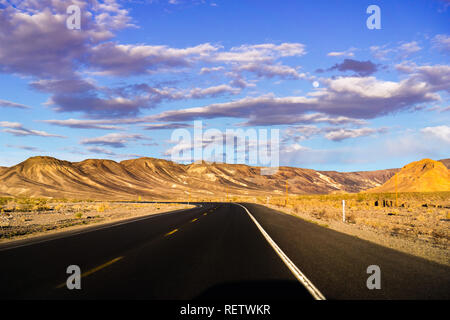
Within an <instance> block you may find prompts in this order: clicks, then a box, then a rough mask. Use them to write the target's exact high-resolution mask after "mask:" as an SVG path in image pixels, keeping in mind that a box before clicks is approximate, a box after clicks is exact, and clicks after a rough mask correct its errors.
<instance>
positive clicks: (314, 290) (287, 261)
mask: <svg viewBox="0 0 450 320" xmlns="http://www.w3.org/2000/svg"><path fill="white" fill-rule="evenodd" d="M235 204H237V205H238V206H240V207H242V208H244V209H245V211H246V212H247V214H248V215H249V216H250V218H251V219H252V220H253V222H254V223H255V224H256V226H257V227H258V229H259V231H261V233H262V235H263V236H264V238H266V240H267V242H269V244H270V245H271V246H272V248H273V249H274V250H275V252H276V253H277V254H278V256H279V257H280V258H281V260H283V262H284V264H285V265H286V266H287V267H288V268H289V270H291V272H292V273H293V274H294V276H295V277H296V278H297V280H298V281H300V283H301V284H302V285H303V286H305V288H306V289H307V290H308V291H309V293H311V295H312V296H313V297H314V299H316V300H326V299H325V296H324V295H323V294H322V293H321V292H320V291H319V289H317V288H316V287H315V286H314V285H313V284H312V282H311V281H310V280H309V279H308V278H307V277H306V276H305V275H304V274H303V273H302V272H301V271H300V269H299V268H297V266H296V265H295V264H294V263H293V262H292V260H291V259H289V257H288V256H287V255H286V254H285V253H284V252H283V250H281V248H280V247H279V246H278V245H277V244H276V243H275V241H273V239H272V238H271V237H270V236H269V234H268V233H267V232H266V230H264V228H263V227H262V226H261V225H260V224H259V222H258V221H257V220H256V219H255V217H253V215H252V214H251V213H250V211H248V209H247V208H246V207H244V206H243V205H241V204H239V203H235Z"/></svg>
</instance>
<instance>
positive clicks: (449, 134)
mask: <svg viewBox="0 0 450 320" xmlns="http://www.w3.org/2000/svg"><path fill="white" fill-rule="evenodd" d="M420 131H421V132H422V133H425V134H428V135H431V136H434V137H437V138H438V139H440V140H442V141H445V142H447V143H450V127H449V126H446V125H442V126H436V127H426V128H423V129H421V130H420Z"/></svg>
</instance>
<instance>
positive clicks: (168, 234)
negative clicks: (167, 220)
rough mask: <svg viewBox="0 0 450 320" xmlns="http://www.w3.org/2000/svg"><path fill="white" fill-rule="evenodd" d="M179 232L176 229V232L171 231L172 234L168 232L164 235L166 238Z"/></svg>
mask: <svg viewBox="0 0 450 320" xmlns="http://www.w3.org/2000/svg"><path fill="white" fill-rule="evenodd" d="M177 231H178V229H174V230H172V231H170V232H167V233H166V234H165V235H164V237H167V236H170V235H171V234H174V233H175V232H177Z"/></svg>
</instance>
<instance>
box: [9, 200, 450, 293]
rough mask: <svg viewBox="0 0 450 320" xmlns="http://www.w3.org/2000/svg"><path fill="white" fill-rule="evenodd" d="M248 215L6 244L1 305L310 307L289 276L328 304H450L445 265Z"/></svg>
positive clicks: (180, 218) (233, 209)
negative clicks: (76, 276) (296, 302)
mask: <svg viewBox="0 0 450 320" xmlns="http://www.w3.org/2000/svg"><path fill="white" fill-rule="evenodd" d="M244 206H245V207H242V206H240V205H238V204H232V203H222V204H221V203H203V204H202V205H201V206H200V207H197V208H194V209H189V210H183V211H177V212H173V213H167V214H161V215H155V216H149V217H145V218H139V219H133V220H128V221H125V222H121V223H115V224H112V225H109V226H102V227H95V226H94V227H92V228H90V229H87V230H85V231H82V232H77V233H74V232H71V233H64V234H60V235H58V236H50V237H49V236H46V237H41V238H37V239H35V240H32V241H25V242H20V243H15V244H10V245H2V246H0V298H2V299H16V298H37V299H48V298H63V299H70V298H77V299H79V298H81V299H98V298H102V299H108V298H125V299H168V300H172V299H195V298H197V299H233V300H244V299H245V300H254V301H255V300H267V299H270V300H274V299H279V300H284V299H291V300H292V299H313V295H312V294H311V288H309V290H307V289H306V287H305V281H303V283H302V282H301V281H299V275H298V274H296V273H295V272H293V270H294V269H297V270H299V271H300V272H301V275H300V277H301V276H303V277H305V279H306V281H310V283H311V285H312V286H313V287H314V288H315V289H317V290H318V291H320V292H321V294H323V296H324V297H325V298H327V299H386V298H387V299H411V298H412V299H414V298H418V299H421V298H423V299H429V298H436V299H449V298H450V295H449V293H450V290H449V289H450V272H449V271H450V268H448V267H446V266H442V265H439V264H436V263H432V262H429V261H426V260H424V259H420V258H417V257H413V256H410V255H406V254H403V253H400V252H397V251H394V250H390V249H386V248H384V247H380V246H377V245H374V244H372V243H369V242H367V241H363V240H360V239H357V238H355V237H350V236H347V235H344V234H340V233H338V232H335V231H332V230H329V229H327V228H323V227H319V226H317V225H314V224H311V223H308V222H305V221H303V220H300V219H298V218H295V217H292V216H289V215H285V214H281V213H278V212H276V211H274V210H271V209H268V208H265V207H263V206H258V205H252V204H244ZM246 209H248V212H247V211H246ZM249 213H250V214H251V215H252V216H253V217H254V219H255V221H256V223H255V221H253V219H252V218H251V217H250V214H249ZM257 223H258V224H259V225H260V226H259V227H258V226H257ZM262 229H263V230H265V231H266V232H267V235H266V237H265V236H264V235H263V232H264V231H262ZM268 238H269V239H268ZM270 239H273V241H274V243H272V244H270V243H269V241H270ZM275 247H277V248H278V249H280V250H281V251H282V254H285V255H286V258H283V259H282V257H281V256H282V254H280V252H276V248H275ZM69 265H78V266H79V267H80V268H81V273H82V279H81V290H76V289H75V290H68V289H67V287H66V286H65V281H66V279H67V277H68V276H69V275H68V274H66V269H67V267H68V266H69ZM369 265H378V266H380V268H381V283H382V287H381V289H380V290H369V289H368V288H367V287H366V280H367V277H368V276H369V275H368V274H367V273H366V269H367V267H368V266H369ZM288 266H289V267H288ZM294 271H295V270H294Z"/></svg>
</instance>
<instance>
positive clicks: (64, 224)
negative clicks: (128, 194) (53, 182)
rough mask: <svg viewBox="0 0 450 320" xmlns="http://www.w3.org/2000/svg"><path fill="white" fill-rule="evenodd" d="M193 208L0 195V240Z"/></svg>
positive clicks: (173, 204) (191, 206) (172, 204)
mask: <svg viewBox="0 0 450 320" xmlns="http://www.w3.org/2000/svg"><path fill="white" fill-rule="evenodd" d="M193 207H194V206H193V205H187V204H177V203H131V202H114V201H109V202H99V201H85V200H82V201H76V200H53V199H31V198H19V199H13V198H0V208H1V209H0V212H1V214H0V243H1V242H6V241H10V240H16V239H21V238H28V237H34V236H39V235H42V234H44V233H55V232H61V231H66V230H70V229H74V228H83V227H85V226H88V225H91V224H103V223H108V222H115V221H121V220H125V219H129V218H135V217H141V216H147V215H152V214H158V213H163V212H169V211H174V210H180V209H188V208H193Z"/></svg>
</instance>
